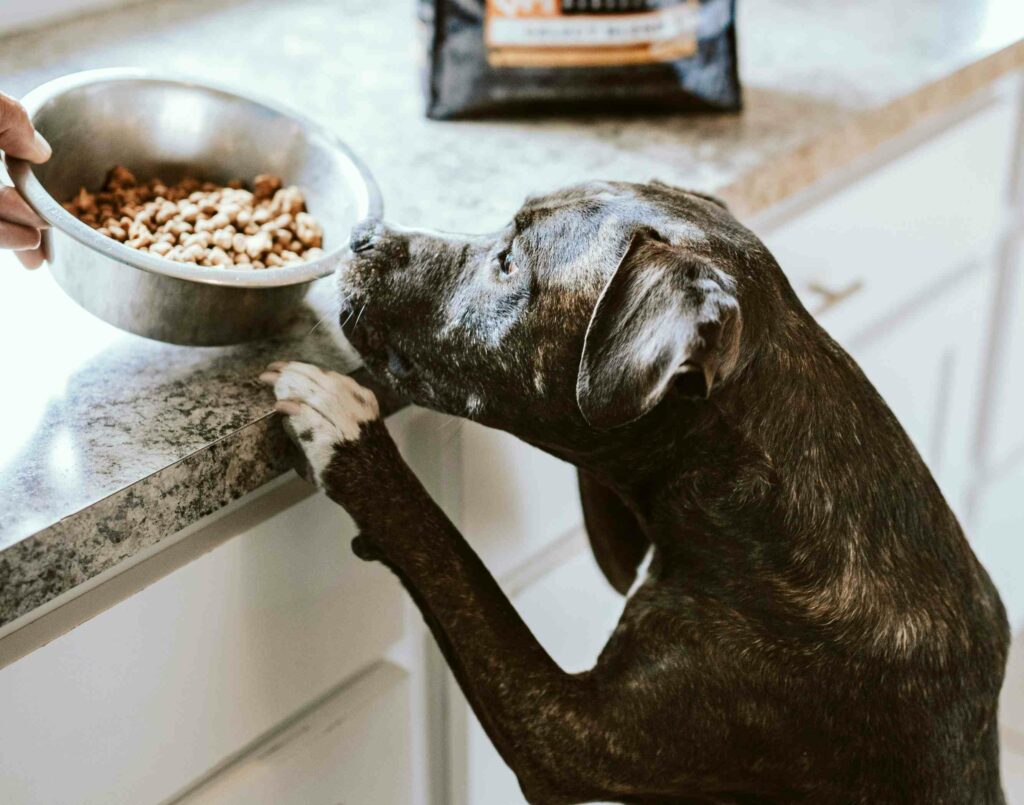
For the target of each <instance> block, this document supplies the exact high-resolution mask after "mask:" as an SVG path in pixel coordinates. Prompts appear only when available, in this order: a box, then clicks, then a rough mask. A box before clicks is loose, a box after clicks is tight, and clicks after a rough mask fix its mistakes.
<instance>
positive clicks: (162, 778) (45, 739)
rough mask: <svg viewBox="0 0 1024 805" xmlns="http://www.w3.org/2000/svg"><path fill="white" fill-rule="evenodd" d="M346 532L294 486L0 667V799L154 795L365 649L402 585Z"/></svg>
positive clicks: (332, 512) (348, 669)
mask: <svg viewBox="0 0 1024 805" xmlns="http://www.w3.org/2000/svg"><path fill="white" fill-rule="evenodd" d="M295 483H301V482H299V481H296V482H295ZM352 536H353V531H352V527H351V525H350V523H349V522H348V520H347V518H346V517H345V516H344V514H343V513H342V512H341V510H340V509H338V507H337V506H335V505H334V504H333V503H331V502H330V501H329V500H327V499H326V498H325V497H323V496H320V495H316V496H314V497H309V498H306V499H305V500H304V501H303V502H301V503H299V504H298V505H296V506H293V507H291V508H289V509H286V510H284V511H282V512H280V513H279V514H277V515H276V516H274V517H272V518H270V519H269V520H267V521H266V522H264V523H263V524H262V525H260V526H259V527H257V528H255V529H253V530H252V531H250V532H248V533H245V534H242V535H240V536H238V537H236V538H235V539H233V540H231V541H229V542H227V543H225V544H224V545H222V546H220V547H219V548H217V549H215V550H214V551H212V552H211V553H209V554H207V555H206V556H204V557H202V558H201V559H198V560H197V561H195V562H193V563H191V564H189V565H187V566H186V567H184V568H182V569H181V570H178V571H176V572H175V573H172V574H171V575H169V576H167V577H166V578H164V579H161V580H160V581H159V582H157V583H155V584H153V585H152V586H150V587H148V588H146V589H145V590H143V591H142V592H140V593H139V594H137V595H136V596H134V597H132V598H130V599H128V600H126V601H124V602H122V603H121V604H119V605H117V606H115V607H114V608H112V609H110V610H108V611H107V612H105V613H103V614H101V615H99V616H97V617H96V618H94V619H93V620H91V621H89V622H88V623H85V624H83V625H82V626H80V627H79V628H78V629H76V630H74V631H72V632H70V633H68V634H66V635H64V636H63V637H61V638H58V639H57V640H54V641H53V642H52V643H50V644H49V645H47V646H44V647H43V648H41V649H39V650H38V651H36V652H34V653H32V654H30V655H29V656H27V657H25V658H23V659H21V660H19V661H18V662H15V663H14V664H12V665H10V666H8V667H7V668H4V669H3V670H2V671H0V713H2V714H3V716H2V719H0V801H3V802H9V803H18V805H31V804H32V803H40V805H49V804H50V803H55V802H74V803H76V804H77V805H87V803H97V805H112V804H113V803H122V802H123V803H126V804H127V803H131V805H136V804H137V803H148V802H157V801H160V800H162V799H163V798H165V797H167V796H169V795H170V794H172V793H173V792H174V791H177V790H178V789H180V788H181V787H182V786H183V785H184V784H186V783H187V782H188V781H190V780H193V779H195V778H196V777H198V776H200V775H202V774H204V773H205V772H207V770H208V769H210V768H211V767H212V766H214V765H216V764H217V763H220V762H221V761H222V760H223V759H224V758H226V757H228V756H229V755H231V754H232V753H234V752H235V751H237V750H238V748H239V747H240V746H243V745H245V744H246V743H248V742H249V741H251V740H253V739H254V738H256V737H257V736H259V735H261V734H262V733H264V732H265V731H267V730H269V729H271V728H272V727H274V726H275V725H277V724H278V723H279V722H280V721H282V720H283V719H285V718H287V717H289V716H290V715H291V714H292V713H294V712H295V711H296V710H298V709H299V708H301V707H303V706H305V705H306V704H307V703H308V702H309V701H310V700H312V699H315V698H316V697H318V696H320V695H321V694H323V693H324V692H325V691H326V690H329V689H330V688H331V687H333V686H334V685H336V684H337V683H338V682H339V681H341V680H343V679H344V678H345V677H346V676H348V675H351V674H353V673H355V672H356V671H358V670H359V669H360V668H362V667H363V666H365V665H367V664H369V663H371V662H372V661H374V660H375V659H376V658H377V657H379V656H381V655H382V654H383V653H384V652H385V651H386V650H387V648H388V647H389V646H390V645H391V644H392V643H393V642H394V641H396V640H397V639H399V638H400V637H401V635H402V625H403V612H404V609H403V607H404V593H403V591H402V590H401V587H400V585H399V584H398V583H397V582H396V581H395V579H394V578H393V577H392V576H391V574H390V573H389V572H388V571H387V570H385V569H384V568H383V567H381V566H379V565H368V564H366V563H364V562H361V561H360V560H358V559H356V558H355V557H354V556H353V555H352V553H351V551H350V550H349V541H350V539H351V538H352ZM55 769H59V773H57V774H55V773H54V770H55Z"/></svg>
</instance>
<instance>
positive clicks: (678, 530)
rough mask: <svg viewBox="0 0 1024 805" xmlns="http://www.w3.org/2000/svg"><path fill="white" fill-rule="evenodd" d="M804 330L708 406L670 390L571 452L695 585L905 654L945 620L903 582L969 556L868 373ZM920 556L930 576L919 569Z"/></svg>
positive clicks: (968, 561) (937, 606)
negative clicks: (782, 608)
mask: <svg viewBox="0 0 1024 805" xmlns="http://www.w3.org/2000/svg"><path fill="white" fill-rule="evenodd" d="M808 326H813V327H816V325H813V323H812V324H811V325H808ZM804 335H805V336H808V337H801V338H799V339H798V341H799V343H788V344H787V343H781V344H779V345H778V346H777V347H775V348H774V349H772V351H771V352H766V353H762V354H760V355H759V356H758V360H757V361H756V362H754V363H751V364H750V365H749V366H748V367H747V368H746V370H745V372H744V374H743V376H741V377H738V378H736V379H735V380H734V381H733V382H731V383H729V384H727V385H725V386H723V387H722V388H721V389H718V390H716V392H715V393H714V394H713V395H712V397H711V399H709V400H707V401H704V402H693V401H687V400H671V399H670V400H667V401H666V404H665V405H663V406H659V409H658V410H656V412H653V413H654V416H653V417H652V418H651V419H650V421H649V422H646V423H643V425H642V426H641V425H640V424H639V423H638V425H637V426H634V427H632V428H631V429H630V431H627V432H624V433H623V434H622V435H621V437H613V438H620V439H621V441H618V442H617V443H616V445H615V449H613V450H595V451H593V452H591V453H590V454H589V455H585V456H578V457H577V458H578V463H580V464H581V465H582V466H584V468H585V469H588V470H589V471H590V472H592V473H593V474H595V475H596V476H597V477H599V478H600V479H601V480H602V481H603V482H604V483H605V484H606V485H607V486H608V487H609V488H611V489H613V490H615V491H616V492H617V493H618V494H619V495H620V496H621V497H622V499H623V500H624V501H625V502H626V503H627V504H628V505H629V506H630V507H631V508H632V509H633V511H634V512H635V513H636V515H637V518H638V520H639V522H640V523H641V525H642V527H643V528H644V530H645V531H646V532H647V534H648V537H649V538H650V539H651V540H652V542H654V543H655V544H657V545H658V547H659V549H660V550H661V552H662V553H663V555H664V556H665V562H666V566H667V567H668V568H672V567H673V566H674V567H676V568H677V572H678V573H679V577H680V580H681V583H685V584H688V585H691V589H693V590H695V591H699V593H698V594H700V593H707V594H710V595H713V596H718V597H719V599H723V598H727V599H728V600H729V601H730V602H732V603H731V604H730V606H736V607H740V606H741V604H740V602H743V601H746V602H748V603H750V604H751V605H752V606H757V605H758V604H757V603H756V602H757V601H763V600H768V599H767V598H766V597H765V595H766V594H767V593H768V592H769V591H770V594H771V596H772V598H771V600H775V601H785V602H788V605H790V606H791V607H792V609H793V614H794V617H799V618H811V619H814V620H817V621H820V622H821V623H823V624H830V625H832V626H835V628H836V629H839V628H843V629H847V630H851V629H856V630H857V631H858V632H859V633H861V634H862V635H871V639H872V640H877V641H878V643H879V645H880V646H882V647H883V648H882V649H880V650H884V651H896V650H910V649H911V648H912V647H913V646H915V645H916V641H917V639H918V637H919V636H921V635H923V634H926V633H929V634H932V635H933V636H934V630H935V628H936V626H935V621H936V619H937V618H939V619H941V617H942V614H941V609H942V605H941V602H936V601H934V600H932V598H931V597H930V593H929V591H926V590H924V589H921V590H915V589H914V584H915V583H916V582H915V581H914V579H915V578H917V577H921V576H922V575H923V577H925V578H935V577H937V576H936V574H938V575H939V576H941V575H944V574H946V573H948V572H949V568H950V567H953V566H960V567H964V566H966V567H967V569H968V572H976V571H975V570H974V569H975V568H976V563H975V562H974V560H973V557H971V556H970V554H969V552H968V551H965V549H964V547H963V545H964V543H963V541H962V540H961V539H960V538H959V526H958V525H957V523H956V520H955V518H954V516H953V514H952V513H951V512H950V510H949V508H948V506H947V505H946V504H945V501H944V500H943V498H942V495H941V493H940V492H939V490H938V488H937V487H936V485H935V483H934V481H933V480H932V478H931V475H930V474H929V472H928V470H927V468H926V467H925V465H924V464H923V462H922V461H921V459H920V457H919V456H918V454H917V452H916V450H915V449H914V448H913V446H912V445H911V443H910V441H909V439H908V437H907V436H906V435H905V434H904V432H903V430H902V428H900V426H899V424H898V423H897V422H896V420H895V418H894V417H893V415H892V414H891V412H890V411H889V410H888V408H887V407H886V406H885V404H884V403H883V402H882V400H881V398H880V397H879V396H878V394H877V393H876V392H875V390H874V389H873V388H872V387H871V385H870V383H869V382H868V381H867V380H866V379H865V378H864V376H863V375H862V373H861V372H860V370H859V369H858V368H857V367H856V365H855V364H854V363H853V361H852V360H851V359H850V358H849V357H848V356H847V355H846V354H845V352H843V351H842V350H841V349H839V348H838V347H837V346H836V345H835V344H834V342H832V341H831V339H829V338H828V337H827V336H825V335H824V334H823V333H820V331H819V332H816V333H813V337H809V334H804ZM907 501H912V502H913V503H912V505H904V504H905V503H906V502H907ZM922 564H927V565H929V566H930V567H929V573H925V574H920V573H917V572H916V569H919V568H920V566H921V565H922ZM752 590H753V591H754V594H753V596H751V591H752ZM830 628H831V627H830ZM943 628H945V629H948V630H952V629H954V628H956V629H957V630H958V631H962V630H963V629H964V628H966V627H964V626H963V624H959V625H952V624H945V625H944V626H943Z"/></svg>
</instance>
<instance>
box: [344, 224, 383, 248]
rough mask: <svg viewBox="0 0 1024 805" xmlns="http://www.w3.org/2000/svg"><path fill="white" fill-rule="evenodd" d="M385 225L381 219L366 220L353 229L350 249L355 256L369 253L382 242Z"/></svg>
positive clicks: (349, 243) (350, 236)
mask: <svg viewBox="0 0 1024 805" xmlns="http://www.w3.org/2000/svg"><path fill="white" fill-rule="evenodd" d="M382 230H383V225H382V224H381V221H380V219H379V218H364V219H363V220H362V221H360V222H359V223H357V224H356V225H355V226H354V227H352V233H351V234H350V235H349V239H348V247H349V248H350V249H351V250H352V253H353V254H361V253H362V252H367V251H369V250H370V249H372V248H373V247H374V246H376V245H377V241H378V240H380V236H381V232H382Z"/></svg>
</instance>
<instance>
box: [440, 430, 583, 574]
mask: <svg viewBox="0 0 1024 805" xmlns="http://www.w3.org/2000/svg"><path fill="white" fill-rule="evenodd" d="M458 449H459V450H460V455H461V477H462V488H461V495H460V496H461V507H460V508H461V516H460V517H458V518H457V521H458V523H459V525H460V526H461V528H462V531H463V533H464V534H465V535H466V538H467V539H468V540H469V542H470V544H471V545H472V546H473V548H474V549H475V550H476V551H477V552H478V553H479V554H480V556H481V558H482V559H483V560H484V562H485V563H486V564H487V566H488V568H489V569H490V570H491V572H492V573H494V574H495V575H497V576H501V575H503V574H504V573H507V572H508V571H509V570H511V569H512V568H513V567H515V566H516V565H518V564H520V563H522V562H523V560H524V559H525V558H526V557H529V556H532V555H533V554H535V553H536V552H537V551H539V550H541V549H543V548H545V547H547V546H548V545H550V544H551V543H552V542H553V541H554V540H556V539H558V538H559V537H562V536H565V535H566V534H567V533H569V532H570V531H572V530H573V529H574V528H576V527H578V526H579V525H580V523H581V522H582V520H583V513H582V511H581V509H580V498H579V490H578V488H577V485H576V470H575V469H574V468H573V467H571V466H570V465H569V464H566V463H565V462H564V461H560V460H559V459H557V458H553V457H552V456H549V455H547V454H546V453H543V452H541V451H540V450H537V449H536V448H534V447H531V446H530V445H528V444H526V443H524V442H521V441H520V440H519V439H516V438H515V437H514V436H510V435H509V434H507V433H503V432H501V431H496V430H490V429H488V428H484V427H482V426H480V425H477V424H474V423H472V422H467V423H466V424H465V425H464V426H463V429H462V432H461V438H460V443H459V448H458Z"/></svg>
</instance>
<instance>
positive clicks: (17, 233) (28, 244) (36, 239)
mask: <svg viewBox="0 0 1024 805" xmlns="http://www.w3.org/2000/svg"><path fill="white" fill-rule="evenodd" d="M41 239H42V235H41V234H40V232H39V230H38V229H35V228H34V227H31V226H22V225H21V224H13V223H11V222H10V221H0V249H14V250H15V251H20V250H22V249H38V248H39V243H40V241H41Z"/></svg>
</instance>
